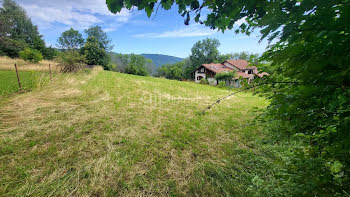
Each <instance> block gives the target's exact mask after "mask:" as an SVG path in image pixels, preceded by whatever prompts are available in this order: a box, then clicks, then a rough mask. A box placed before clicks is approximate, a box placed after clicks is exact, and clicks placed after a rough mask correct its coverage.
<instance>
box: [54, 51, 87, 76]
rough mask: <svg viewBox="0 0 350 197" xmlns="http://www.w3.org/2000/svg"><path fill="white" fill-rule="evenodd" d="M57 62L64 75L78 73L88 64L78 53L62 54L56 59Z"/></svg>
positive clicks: (68, 52) (66, 52) (67, 52)
mask: <svg viewBox="0 0 350 197" xmlns="http://www.w3.org/2000/svg"><path fill="white" fill-rule="evenodd" d="M56 61H57V62H58V63H59V66H60V67H61V72H63V73H69V72H77V71H79V70H81V69H82V68H84V66H85V62H86V60H85V57H84V56H82V55H80V53H79V52H78V51H65V52H62V53H60V54H59V55H58V56H57V57H56Z"/></svg>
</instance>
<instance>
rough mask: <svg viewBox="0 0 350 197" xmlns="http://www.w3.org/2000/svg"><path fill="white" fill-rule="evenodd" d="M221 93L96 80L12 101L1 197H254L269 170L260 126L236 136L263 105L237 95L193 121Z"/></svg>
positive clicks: (104, 76) (185, 85) (6, 119)
mask: <svg viewBox="0 0 350 197" xmlns="http://www.w3.org/2000/svg"><path fill="white" fill-rule="evenodd" d="M229 93H230V92H229V91H228V90H224V89H219V88H217V87H212V86H207V85H200V84H195V83H190V82H179V81H173V80H166V79H159V78H152V77H140V76H134V75H127V74H120V73H115V72H107V71H99V72H98V71H94V72H93V73H91V74H76V75H64V76H61V78H60V80H56V81H54V82H52V83H51V84H49V85H47V87H45V88H42V89H38V90H34V91H32V92H28V93H26V94H22V95H16V96H15V97H14V98H12V99H10V100H9V101H8V103H7V104H6V105H3V106H1V107H0V119H2V121H0V182H1V185H0V195H1V196H25V195H33V196H69V195H73V196H116V195H121V196H140V195H145V196H184V195H193V196H222V195H236V196H248V195H250V194H253V193H254V191H256V190H255V187H258V186H257V184H256V183H255V182H257V183H259V184H261V183H262V182H264V181H270V182H271V181H272V182H273V181H274V180H273V177H271V172H270V171H269V170H268V169H269V167H271V165H272V163H273V162H274V161H273V159H272V158H273V157H272V156H270V155H269V154H268V153H266V152H265V151H264V150H263V149H262V148H260V147H258V146H257V145H256V144H255V141H256V139H255V138H260V137H261V136H262V135H263V134H262V132H261V128H260V127H259V125H254V126H250V127H240V126H241V125H244V124H247V123H249V122H250V121H252V120H254V118H255V117H256V116H257V115H259V114H260V113H261V111H262V110H263V109H264V108H266V106H267V105H268V101H266V100H265V99H264V98H260V97H257V96H253V95H252V94H251V93H241V94H237V95H235V96H233V97H231V98H229V99H227V100H225V101H223V102H221V103H220V105H216V106H215V107H214V108H213V109H212V110H210V111H208V113H206V114H205V115H200V112H201V111H202V110H203V109H204V108H205V107H206V106H207V105H209V104H210V103H212V102H214V101H215V100H216V99H217V98H219V97H221V96H225V95H227V94H229ZM276 188H278V186H276ZM252 192H253V193H252Z"/></svg>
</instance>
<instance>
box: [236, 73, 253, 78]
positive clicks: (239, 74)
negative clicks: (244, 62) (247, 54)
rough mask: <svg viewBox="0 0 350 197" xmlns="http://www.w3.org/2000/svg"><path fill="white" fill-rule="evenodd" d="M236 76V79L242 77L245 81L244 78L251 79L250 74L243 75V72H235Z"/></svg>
mask: <svg viewBox="0 0 350 197" xmlns="http://www.w3.org/2000/svg"><path fill="white" fill-rule="evenodd" d="M236 75H237V77H236V78H237V79H238V78H239V77H243V79H246V78H251V76H252V75H251V74H246V73H244V72H237V73H236Z"/></svg>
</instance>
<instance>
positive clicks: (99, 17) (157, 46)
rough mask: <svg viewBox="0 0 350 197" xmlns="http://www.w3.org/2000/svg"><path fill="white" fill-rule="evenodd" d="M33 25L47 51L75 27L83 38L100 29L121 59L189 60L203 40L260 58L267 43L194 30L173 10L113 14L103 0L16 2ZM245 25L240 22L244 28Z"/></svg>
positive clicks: (256, 37) (196, 26) (205, 29)
mask: <svg viewBox="0 0 350 197" xmlns="http://www.w3.org/2000/svg"><path fill="white" fill-rule="evenodd" d="M16 2H17V3H18V4H20V5H21V6H22V7H23V8H24V9H25V10H26V11H27V14H28V16H29V17H30V18H31V19H32V21H33V23H34V24H36V25H38V27H39V31H40V33H41V34H42V35H44V39H45V41H46V43H47V44H48V45H54V46H55V45H56V44H57V38H58V37H59V36H60V34H61V33H62V32H63V31H65V30H67V29H69V28H70V27H73V28H74V29H77V30H79V31H80V32H81V33H82V34H83V30H84V29H86V28H87V27H89V26H91V25H99V26H101V27H102V28H103V29H104V30H105V31H106V32H107V33H108V35H109V37H110V38H111V39H112V40H113V44H114V46H115V47H114V49H113V51H114V52H117V53H136V54H140V53H153V54H166V55H173V56H177V57H182V58H184V57H187V56H189V55H190V53H191V48H192V46H193V44H194V43H195V42H197V41H198V40H201V39H204V38H207V37H209V38H217V39H219V41H220V42H221V46H220V47H219V51H220V52H221V53H233V52H241V51H248V52H254V53H262V52H263V51H264V50H265V48H266V46H267V42H266V41H263V42H262V43H259V42H258V41H259V33H258V32H256V33H253V35H251V36H249V37H248V36H246V35H242V34H235V33H234V31H226V32H225V33H221V32H217V31H215V30H210V29H209V28H208V27H205V26H203V25H199V24H196V23H195V22H194V21H192V22H191V23H190V25H189V26H186V25H184V23H183V18H182V17H181V16H180V15H179V14H178V12H177V8H176V6H173V7H172V9H171V10H167V11H165V10H162V9H159V10H158V13H157V15H156V16H155V15H154V14H153V15H152V16H151V18H148V17H147V16H146V14H145V12H144V11H138V10H133V11H131V12H130V11H128V10H124V9H123V10H122V12H121V13H118V14H116V15H115V14H112V13H110V12H109V11H108V9H107V6H106V4H105V0H60V1H53V0H16ZM242 22H244V21H239V22H238V23H237V25H238V24H240V23H242Z"/></svg>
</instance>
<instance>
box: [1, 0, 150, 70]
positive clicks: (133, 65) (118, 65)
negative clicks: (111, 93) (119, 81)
mask: <svg viewBox="0 0 350 197" xmlns="http://www.w3.org/2000/svg"><path fill="white" fill-rule="evenodd" d="M84 33H85V37H86V39H85V38H84V36H83V35H82V34H81V33H80V32H79V31H78V30H75V29H73V28H70V29H68V30H66V31H64V32H63V33H62V34H61V35H60V37H59V38H58V40H57V42H58V45H57V48H54V47H52V46H50V47H46V43H45V41H44V39H43V36H42V35H41V34H40V33H39V31H38V27H37V26H36V25H33V23H32V21H31V19H30V18H29V17H28V16H27V14H26V11H25V10H24V9H23V8H22V7H20V6H19V5H18V4H17V3H16V2H14V1H13V0H4V1H3V4H2V7H1V8H0V56H8V57H12V58H17V57H20V58H22V59H24V60H27V61H32V62H34V63H38V62H39V61H41V60H42V59H47V60H52V59H55V60H56V61H57V62H59V63H60V65H61V66H62V69H61V71H63V72H73V71H77V70H79V69H81V68H83V67H84V65H101V66H103V68H104V69H105V70H111V71H119V72H125V73H129V74H135V75H143V76H146V75H150V74H151V75H153V74H154V73H155V68H154V65H153V64H152V62H151V61H150V60H148V59H145V58H144V57H143V56H139V55H135V54H131V55H122V54H113V53H111V50H112V49H113V47H114V46H113V44H112V40H111V39H110V38H109V37H108V35H107V33H106V32H104V31H103V30H102V28H101V27H100V26H91V27H89V28H87V29H85V30H84Z"/></svg>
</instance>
